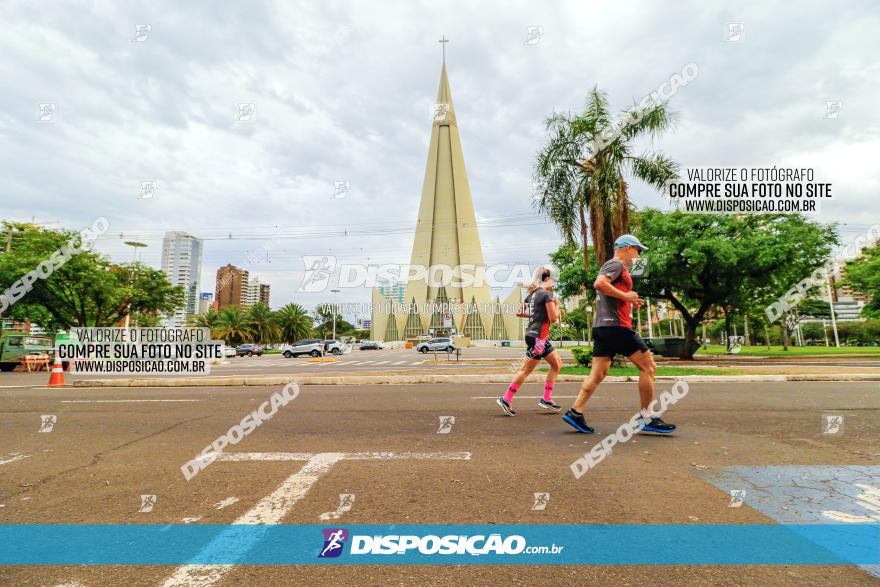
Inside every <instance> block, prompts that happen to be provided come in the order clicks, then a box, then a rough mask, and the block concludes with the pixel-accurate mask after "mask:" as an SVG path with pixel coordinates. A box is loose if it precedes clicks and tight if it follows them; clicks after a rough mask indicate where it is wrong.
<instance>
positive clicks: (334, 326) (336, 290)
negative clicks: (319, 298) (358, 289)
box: [330, 289, 339, 340]
mask: <svg viewBox="0 0 880 587" xmlns="http://www.w3.org/2000/svg"><path fill="white" fill-rule="evenodd" d="M330 292H331V293H332V294H333V340H336V312H337V310H338V307H339V306H338V304H336V294H338V293H339V290H338V289H331V290H330Z"/></svg>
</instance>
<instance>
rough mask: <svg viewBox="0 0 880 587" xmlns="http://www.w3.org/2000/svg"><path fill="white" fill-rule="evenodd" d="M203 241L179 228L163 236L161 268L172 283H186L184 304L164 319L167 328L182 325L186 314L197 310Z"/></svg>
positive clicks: (182, 284)
mask: <svg viewBox="0 0 880 587" xmlns="http://www.w3.org/2000/svg"><path fill="white" fill-rule="evenodd" d="M203 249H204V245H203V244H202V241H201V240H200V239H198V238H196V237H194V236H192V235H191V234H187V233H185V232H180V231H172V232H166V233H165V238H164V239H163V240H162V271H163V272H164V273H165V275H167V276H168V280H169V281H170V282H171V284H172V285H180V286H183V290H184V294H185V298H184V306H183V308H181V309H180V310H177V311H176V312H175V313H174V315H173V316H171V317H170V318H168V319H167V320H165V322H164V325H165V326H166V327H168V328H172V327H179V326H183V323H184V321H185V320H186V317H187V316H190V315H192V314H195V313H196V306H197V303H198V291H199V275H200V274H201V272H202V253H203Z"/></svg>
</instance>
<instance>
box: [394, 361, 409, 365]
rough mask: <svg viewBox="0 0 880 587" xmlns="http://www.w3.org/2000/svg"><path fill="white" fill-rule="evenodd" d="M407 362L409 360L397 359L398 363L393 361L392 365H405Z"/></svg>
mask: <svg viewBox="0 0 880 587" xmlns="http://www.w3.org/2000/svg"><path fill="white" fill-rule="evenodd" d="M407 362H408V361H397V362H396V363H391V364H392V365H403V364H404V363H407Z"/></svg>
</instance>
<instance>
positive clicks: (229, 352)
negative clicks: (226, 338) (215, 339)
mask: <svg viewBox="0 0 880 587" xmlns="http://www.w3.org/2000/svg"><path fill="white" fill-rule="evenodd" d="M236 354H237V353H236V350H235V347H234V346H226V345H225V344H224V345H223V346H221V347H220V356H221V357H223V358H224V359H225V358H226V357H234V356H235V355H236Z"/></svg>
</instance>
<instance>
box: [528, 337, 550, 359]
mask: <svg viewBox="0 0 880 587" xmlns="http://www.w3.org/2000/svg"><path fill="white" fill-rule="evenodd" d="M555 350H556V349H554V348H553V345H552V344H550V339H549V338H545V339H541V338H537V337H535V336H531V335H529V334H527V335H526V356H527V357H528V358H530V359H535V360H541V359H543V358H545V357H546V356H547V355H549V354H550V353H552V352H553V351H555Z"/></svg>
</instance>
